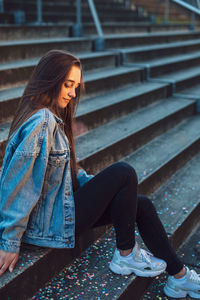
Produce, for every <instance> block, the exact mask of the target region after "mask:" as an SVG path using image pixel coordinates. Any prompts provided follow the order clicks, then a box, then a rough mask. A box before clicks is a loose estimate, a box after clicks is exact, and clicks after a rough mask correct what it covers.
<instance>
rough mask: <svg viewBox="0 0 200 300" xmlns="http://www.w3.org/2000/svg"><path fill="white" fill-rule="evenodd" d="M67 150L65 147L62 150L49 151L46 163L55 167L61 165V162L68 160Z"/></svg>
mask: <svg viewBox="0 0 200 300" xmlns="http://www.w3.org/2000/svg"><path fill="white" fill-rule="evenodd" d="M69 156H70V153H69V150H68V149H66V150H64V151H58V150H55V151H51V152H50V153H49V159H48V164H49V165H52V166H55V167H59V166H61V165H62V164H63V163H65V162H66V161H67V160H69Z"/></svg>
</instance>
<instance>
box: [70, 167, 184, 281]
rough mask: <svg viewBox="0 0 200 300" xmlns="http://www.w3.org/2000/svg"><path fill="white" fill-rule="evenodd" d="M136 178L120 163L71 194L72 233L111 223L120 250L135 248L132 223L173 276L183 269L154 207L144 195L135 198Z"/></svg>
mask: <svg viewBox="0 0 200 300" xmlns="http://www.w3.org/2000/svg"><path fill="white" fill-rule="evenodd" d="M137 184H138V181H137V175H136V173H135V170H134V169H133V168H132V167H131V166H130V165H128V164H127V163H124V162H118V163H115V164H113V165H111V166H109V167H107V168H106V169H104V170H103V171H101V172H100V173H99V174H97V175H96V176H94V177H93V178H92V179H91V180H90V181H89V182H87V183H86V184H84V186H82V187H81V188H79V189H78V190H77V191H76V192H75V193H74V199H75V218H76V220H75V224H76V234H78V235H79V234H80V233H82V232H84V231H85V230H87V229H89V228H91V227H96V226H100V225H106V224H113V225H114V228H115V233H116V244H117V248H118V249H120V250H127V249H130V248H133V247H134V245H135V222H136V223H137V226H138V229H139V232H140V235H141V237H142V239H143V241H144V243H145V245H146V246H147V248H148V249H149V250H150V251H151V252H152V253H153V254H154V255H155V256H156V257H159V258H161V259H163V260H164V261H166V263H167V272H168V273H169V274H170V275H175V274H177V273H178V272H180V270H181V269H182V268H183V264H182V262H181V261H180V260H179V258H178V257H177V255H176V253H175V251H174V250H173V248H172V246H171V244H170V241H169V239H168V237H167V234H166V232H165V229H164V227H163V225H162V223H161V222H160V219H159V218H158V215H157V213H156V210H155V207H154V205H153V204H152V202H151V201H150V200H149V199H148V198H147V197H145V196H142V195H138V196H137Z"/></svg>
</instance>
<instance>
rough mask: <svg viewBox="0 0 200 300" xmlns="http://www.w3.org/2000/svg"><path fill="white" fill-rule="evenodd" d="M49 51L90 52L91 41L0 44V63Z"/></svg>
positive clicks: (66, 39)
mask: <svg viewBox="0 0 200 300" xmlns="http://www.w3.org/2000/svg"><path fill="white" fill-rule="evenodd" d="M51 49H60V50H62V49H63V50H67V51H70V52H73V53H81V52H83V53H84V52H89V51H91V50H92V40H91V39H88V38H51V39H50V38H48V39H42V40H41V39H39V40H21V41H8V42H0V52H1V57H0V62H9V61H14V60H20V59H28V58H36V57H40V56H42V55H43V54H44V53H46V52H47V51H49V50H51Z"/></svg>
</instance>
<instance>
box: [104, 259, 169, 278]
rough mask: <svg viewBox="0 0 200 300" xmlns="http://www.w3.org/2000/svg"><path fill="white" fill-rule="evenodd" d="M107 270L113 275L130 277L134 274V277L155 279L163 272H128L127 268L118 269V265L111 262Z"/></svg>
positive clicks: (135, 270)
mask: <svg viewBox="0 0 200 300" xmlns="http://www.w3.org/2000/svg"><path fill="white" fill-rule="evenodd" d="M109 268H110V270H111V271H112V272H113V273H116V274H120V275H130V274H131V273H134V274H135V275H136V276H140V277H155V276H158V275H160V274H162V273H163V272H164V271H165V269H163V270H159V271H146V270H137V269H134V270H133V269H132V270H130V269H128V268H120V267H119V266H118V265H116V264H114V263H112V262H111V263H110V265H109Z"/></svg>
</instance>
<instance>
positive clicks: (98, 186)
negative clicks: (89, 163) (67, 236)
mask: <svg viewBox="0 0 200 300" xmlns="http://www.w3.org/2000/svg"><path fill="white" fill-rule="evenodd" d="M127 178H131V180H132V182H134V185H135V187H133V188H135V189H137V176H136V174H135V171H134V169H133V168H132V167H131V166H130V165H128V164H126V163H124V162H118V163H115V164H112V165H111V166H109V167H107V168H106V169H104V170H102V171H101V172H100V173H98V174H97V175H96V176H94V177H93V178H92V179H91V180H90V181H88V182H87V183H86V184H84V185H83V186H82V187H81V188H79V189H78V190H77V191H76V192H75V193H74V201H75V218H76V220H75V224H76V233H80V232H83V231H85V230H86V229H88V228H90V227H92V226H93V225H94V224H95V226H96V225H102V224H105V223H107V222H108V221H109V220H111V217H110V210H111V201H112V199H113V198H114V197H115V196H116V195H117V193H119V191H120V190H121V189H122V187H123V186H124V185H126V184H127ZM101 217H102V219H101ZM104 220H105V223H104ZM109 223H110V222H109Z"/></svg>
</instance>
